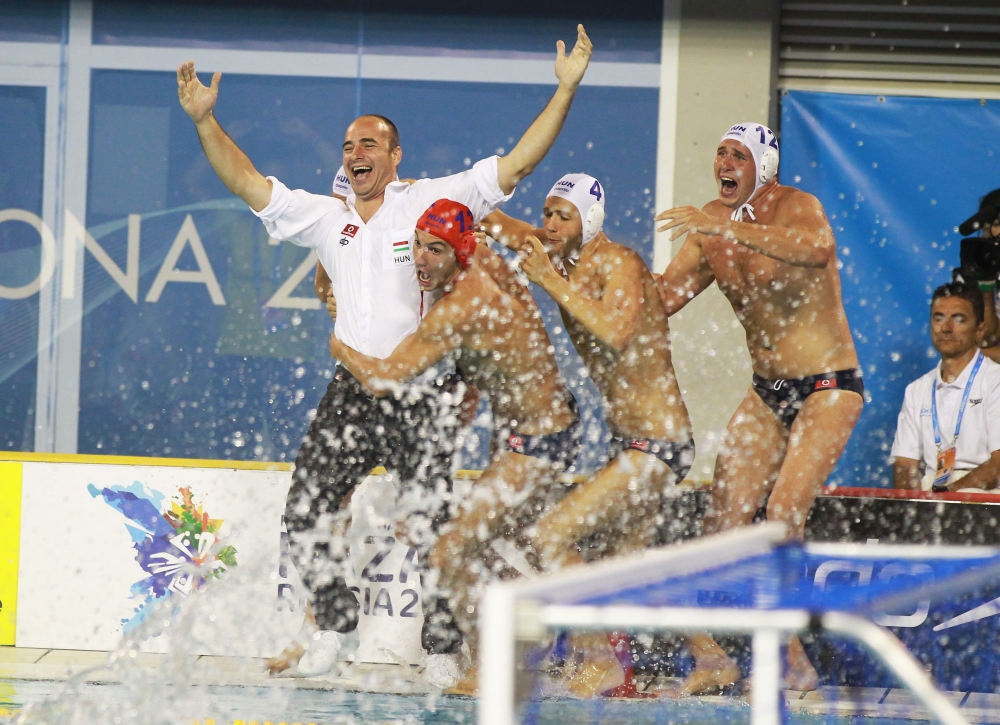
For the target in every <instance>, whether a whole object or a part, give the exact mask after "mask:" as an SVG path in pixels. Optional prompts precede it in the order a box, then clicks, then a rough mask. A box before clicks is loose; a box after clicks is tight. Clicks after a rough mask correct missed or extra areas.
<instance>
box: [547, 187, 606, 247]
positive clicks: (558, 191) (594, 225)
mask: <svg viewBox="0 0 1000 725" xmlns="http://www.w3.org/2000/svg"><path fill="white" fill-rule="evenodd" d="M550 196H559V197H562V198H563V199H567V200H568V201H569V202H570V203H572V204H573V206H575V207H576V209H577V211H579V212H580V221H581V222H582V223H583V243H584V244H586V243H587V242H589V241H590V240H591V239H593V238H594V237H596V236H597V235H598V234H599V233H600V231H601V228H602V227H603V226H604V187H603V186H601V182H599V181H598V180H597V179H595V178H594V177H593V176H589V175H587V174H566V175H565V176H564V177H562V178H561V179H559V181H557V182H556V183H555V186H553V187H552V189H551V190H550V191H549V193H548V194H546V198H548V197H550Z"/></svg>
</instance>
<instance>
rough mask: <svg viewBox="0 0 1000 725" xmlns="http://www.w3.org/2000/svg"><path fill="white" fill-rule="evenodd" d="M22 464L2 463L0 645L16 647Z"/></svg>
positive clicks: (0, 472)
mask: <svg viewBox="0 0 1000 725" xmlns="http://www.w3.org/2000/svg"><path fill="white" fill-rule="evenodd" d="M21 469H22V464H20V463H9V462H0V645H5V644H6V645H12V644H14V643H15V642H14V634H15V631H16V630H15V625H16V623H17V562H18V557H19V555H20V551H21Z"/></svg>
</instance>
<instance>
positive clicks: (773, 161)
mask: <svg viewBox="0 0 1000 725" xmlns="http://www.w3.org/2000/svg"><path fill="white" fill-rule="evenodd" d="M777 173H778V150H777V149H772V148H770V147H768V148H766V149H764V150H763V151H762V152H761V154H760V173H759V174H758V175H757V177H758V178H759V179H760V183H762V184H766V183H767V182H769V181H770V180H771V179H773V178H774V177H775V175H776V174H777Z"/></svg>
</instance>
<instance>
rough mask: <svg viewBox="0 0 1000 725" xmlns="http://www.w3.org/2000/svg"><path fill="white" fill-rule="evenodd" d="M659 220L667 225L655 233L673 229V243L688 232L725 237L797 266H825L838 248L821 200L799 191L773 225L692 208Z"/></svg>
mask: <svg viewBox="0 0 1000 725" xmlns="http://www.w3.org/2000/svg"><path fill="white" fill-rule="evenodd" d="M656 221H662V222H666V223H665V224H663V225H662V226H659V227H657V229H656V231H658V232H662V231H666V230H667V229H673V230H674V233H673V234H672V235H671V237H670V238H671V240H673V239H677V237H679V236H681V235H682V234H684V233H685V232H699V233H701V234H707V235H709V236H713V237H723V238H725V239H729V240H731V241H733V242H736V243H737V244H742V245H743V246H745V247H749V248H750V249H752V250H754V251H755V252H759V253H760V254H763V255H764V256H765V257H770V258H772V259H777V260H778V261H779V262H785V263H786V264H791V265H793V266H795V267H816V268H823V267H826V265H827V264H829V263H830V260H831V259H833V257H834V254H835V252H836V248H837V244H836V241H835V240H834V238H833V231H832V230H831V229H830V224H829V222H827V220H826V214H825V213H824V212H823V206H822V204H820V202H819V199H817V198H816V197H814V196H813V195H812V194H806V193H805V192H801V191H797V190H795V191H793V193H792V194H790V195H789V196H788V197H786V198H785V199H783V200H782V204H781V207H780V208H779V209H778V213H777V215H776V219H775V223H774V224H768V225H763V224H749V223H747V222H734V221H731V220H729V219H720V218H718V217H714V216H712V215H710V214H707V213H706V212H705V211H703V210H701V209H696V208H695V207H693V206H685V207H678V208H676V209H669V210H667V211H665V212H662V213H661V214H659V215H657V217H656Z"/></svg>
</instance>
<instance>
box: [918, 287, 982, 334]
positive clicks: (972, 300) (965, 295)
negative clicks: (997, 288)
mask: <svg viewBox="0 0 1000 725" xmlns="http://www.w3.org/2000/svg"><path fill="white" fill-rule="evenodd" d="M942 297H960V298H962V299H963V300H966V301H968V303H969V304H970V305H972V314H974V315H975V316H976V324H977V325H981V324H983V320H985V319H986V303H985V302H983V293H982V292H980V291H979V287H974V286H972V285H969V284H966V283H965V282H949V283H948V284H943V285H941V286H940V287H938V288H937V289H936V290H934V294H933V295H931V306H933V305H934V300H938V299H941V298H942Z"/></svg>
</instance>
